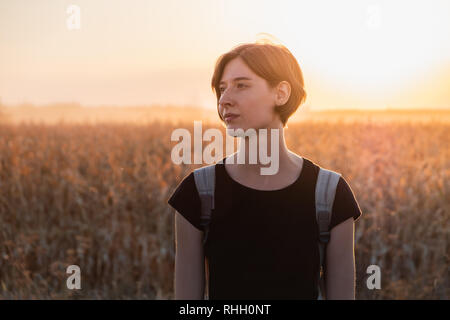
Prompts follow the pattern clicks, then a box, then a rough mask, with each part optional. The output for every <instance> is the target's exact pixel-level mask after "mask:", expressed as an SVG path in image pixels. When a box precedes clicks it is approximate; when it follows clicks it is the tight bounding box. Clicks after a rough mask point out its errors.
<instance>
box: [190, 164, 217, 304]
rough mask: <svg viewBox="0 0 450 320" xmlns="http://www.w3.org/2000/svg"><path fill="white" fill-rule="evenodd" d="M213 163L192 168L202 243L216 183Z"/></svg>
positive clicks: (205, 234) (207, 231) (205, 237)
mask: <svg viewBox="0 0 450 320" xmlns="http://www.w3.org/2000/svg"><path fill="white" fill-rule="evenodd" d="M215 169H216V166H215V164H212V165H209V166H205V167H201V168H198V169H195V170H194V179H195V185H196V186H197V190H198V194H199V196H200V201H201V215H200V224H201V225H202V226H203V228H204V234H203V245H205V243H206V239H207V238H208V233H209V223H210V221H211V211H212V209H214V188H215V185H216V171H215ZM203 299H204V300H209V261H208V259H207V258H206V256H205V288H204V294H203Z"/></svg>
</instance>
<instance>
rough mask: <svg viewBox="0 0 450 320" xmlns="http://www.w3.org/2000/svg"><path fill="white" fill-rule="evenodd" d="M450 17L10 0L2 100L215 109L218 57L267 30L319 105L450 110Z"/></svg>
mask: <svg viewBox="0 0 450 320" xmlns="http://www.w3.org/2000/svg"><path fill="white" fill-rule="evenodd" d="M72 4H73V5H76V6H78V7H79V8H80V29H75V30H69V28H68V27H67V20H68V19H69V16H70V14H68V13H67V8H68V7H69V6H70V5H72ZM449 15H450V2H449V1H446V0H442V1H374V0H372V1H360V0H353V1H350V0H348V1H339V2H337V1H244V2H242V1H234V0H227V1H209V0H202V1H189V2H188V1H132V2H129V1H100V0H98V1H86V0H84V1H82V0H79V1H50V0H45V1H33V2H28V1H24V0H19V1H0V70H1V72H0V99H1V102H2V103H3V104H20V103H24V102H28V103H34V104H47V103H55V102H79V103H82V104H84V105H121V106H126V105H150V104H163V105H164V104H170V105H197V106H202V107H205V108H209V109H214V108H215V103H216V101H215V96H214V94H213V93H212V92H211V89H210V79H211V76H212V72H213V67H214V63H215V61H216V59H217V57H218V56H219V55H220V54H222V53H224V52H226V51H228V50H230V49H231V48H232V47H234V46H236V45H238V44H240V43H243V42H253V41H255V40H257V38H258V34H260V33H268V34H271V35H273V36H274V37H275V38H276V39H278V41H279V42H281V43H282V44H284V45H286V46H287V47H288V48H289V49H290V50H291V51H292V53H293V54H294V55H295V56H296V57H297V59H298V61H299V63H300V66H301V68H302V70H303V73H304V78H305V85H306V91H307V93H308V99H307V101H306V103H305V105H306V106H307V107H309V108H311V109H314V110H315V109H317V110H318V109H322V108H331V109H334V108H337V109H340V108H345V109H352V108H361V109H372V108H375V109H384V108H450V92H449V90H448V88H450V42H449V41H448V39H450V17H449Z"/></svg>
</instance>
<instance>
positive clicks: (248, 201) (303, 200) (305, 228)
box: [168, 43, 361, 300]
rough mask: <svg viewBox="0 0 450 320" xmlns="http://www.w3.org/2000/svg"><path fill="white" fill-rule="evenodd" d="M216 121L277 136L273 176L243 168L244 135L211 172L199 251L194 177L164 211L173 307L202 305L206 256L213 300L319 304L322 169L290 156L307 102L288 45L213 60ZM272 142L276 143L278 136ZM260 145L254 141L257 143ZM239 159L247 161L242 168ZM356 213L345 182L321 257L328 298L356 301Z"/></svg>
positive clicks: (251, 47) (243, 49)
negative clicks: (171, 249)
mask: <svg viewBox="0 0 450 320" xmlns="http://www.w3.org/2000/svg"><path fill="white" fill-rule="evenodd" d="M211 84H212V88H213V90H214V91H215V93H216V95H217V102H218V109H217V110H218V113H219V117H220V118H221V119H222V121H223V122H224V123H225V124H226V127H227V129H243V130H244V131H246V130H247V129H252V128H253V129H255V130H256V132H260V131H259V130H260V129H267V141H268V142H271V141H272V139H271V138H272V135H271V132H272V131H271V129H278V133H279V134H278V138H277V140H275V143H273V141H272V143H268V144H267V145H258V150H259V148H266V150H267V152H268V153H269V154H273V153H271V149H273V148H277V150H278V159H277V161H278V171H277V172H276V173H275V174H272V175H262V174H261V171H260V169H261V168H264V167H267V164H263V163H262V162H261V161H260V160H261V159H260V158H259V157H258V158H257V163H256V164H254V163H250V161H249V151H251V150H249V137H248V136H244V137H240V138H241V139H246V141H245V143H243V142H241V143H240V147H239V150H238V152H237V153H234V154H233V155H231V156H228V157H225V158H224V159H223V160H222V161H220V162H218V163H216V164H215V173H216V185H215V208H214V210H213V212H212V218H211V224H210V229H209V235H208V238H207V242H206V244H205V246H203V244H202V238H203V231H204V230H203V228H202V226H201V224H200V212H201V210H200V209H201V203H200V198H199V195H198V192H197V189H196V185H195V180H194V176H193V173H191V174H189V175H188V176H187V177H185V178H184V179H183V180H182V181H181V183H180V184H179V185H178V187H177V189H176V190H175V191H174V193H173V194H172V196H171V197H170V199H169V200H168V203H169V204H170V205H171V206H172V207H173V208H175V209H176V211H175V236H176V257H175V299H203V298H204V290H205V257H207V258H208V271H209V272H208V273H209V281H208V282H209V286H208V288H207V290H208V293H209V299H211V300H216V299H317V297H318V289H317V288H318V283H317V274H318V270H319V264H320V263H319V250H318V245H317V241H318V226H317V222H316V213H315V185H316V180H317V175H318V172H319V166H317V165H316V164H315V163H314V162H312V161H311V160H309V159H307V158H305V157H302V156H299V155H297V154H295V153H294V152H292V151H290V150H289V149H288V148H287V146H286V143H285V139H284V131H283V129H284V127H285V126H286V123H287V121H288V119H289V117H290V116H291V115H292V114H293V113H294V112H295V111H296V110H297V109H298V107H299V106H300V105H301V104H302V103H303V102H304V101H305V99H306V92H305V90H304V84H303V75H302V71H301V69H300V66H299V64H298V62H297V60H296V59H295V57H294V56H293V55H292V54H291V52H290V51H289V50H288V49H287V48H286V47H284V46H281V45H274V44H267V43H266V44H258V43H254V44H253V43H250V44H243V45H240V46H237V47H235V48H234V49H233V50H231V51H230V52H228V53H225V54H224V55H222V56H221V57H219V59H218V61H217V63H216V66H215V70H214V74H213V77H212V83H211ZM275 137H276V136H275ZM257 141H259V139H258V140H257ZM239 155H241V156H242V155H243V157H242V158H241V159H244V158H245V161H238V159H239V157H238V156H239ZM360 215H361V210H360V208H359V205H358V203H357V201H356V199H355V197H354V194H353V192H352V190H351V188H350V186H349V185H348V183H347V182H346V180H345V179H344V178H343V177H342V176H341V177H340V180H339V182H338V185H337V189H336V195H335V200H334V204H333V213H332V218H331V223H330V228H331V231H330V233H331V237H330V241H329V243H328V245H327V249H326V258H325V263H326V277H325V280H326V293H327V299H354V298H355V262H354V242H353V241H354V240H353V239H354V220H356V219H357V218H359V216H360Z"/></svg>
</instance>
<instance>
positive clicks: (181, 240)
mask: <svg viewBox="0 0 450 320" xmlns="http://www.w3.org/2000/svg"><path fill="white" fill-rule="evenodd" d="M202 238H203V232H202V231H200V230H198V229H197V228H195V227H194V226H193V225H192V224H191V223H190V222H189V221H188V220H186V218H184V217H183V216H182V215H181V214H180V213H179V212H178V211H175V299H176V300H183V299H186V300H203V298H204V290H205V262H204V253H203V243H202Z"/></svg>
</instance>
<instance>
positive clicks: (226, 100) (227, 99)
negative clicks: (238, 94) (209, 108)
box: [219, 90, 232, 107]
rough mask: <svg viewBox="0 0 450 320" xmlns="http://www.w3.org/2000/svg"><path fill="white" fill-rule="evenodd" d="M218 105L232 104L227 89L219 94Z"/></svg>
mask: <svg viewBox="0 0 450 320" xmlns="http://www.w3.org/2000/svg"><path fill="white" fill-rule="evenodd" d="M219 105H221V106H222V107H225V106H231V105H232V100H231V98H230V94H229V93H228V91H227V90H225V91H224V92H223V93H222V94H221V96H220V99H219Z"/></svg>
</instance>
